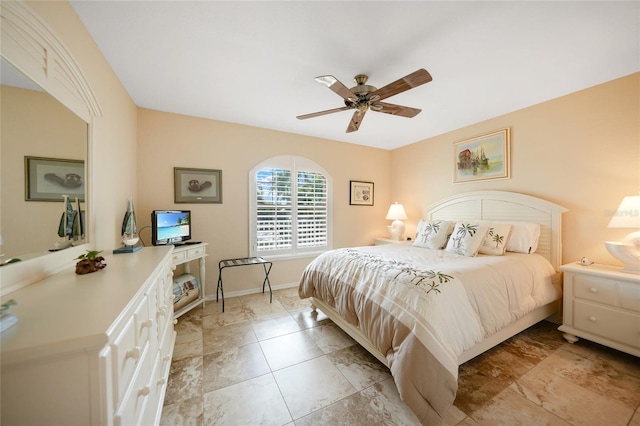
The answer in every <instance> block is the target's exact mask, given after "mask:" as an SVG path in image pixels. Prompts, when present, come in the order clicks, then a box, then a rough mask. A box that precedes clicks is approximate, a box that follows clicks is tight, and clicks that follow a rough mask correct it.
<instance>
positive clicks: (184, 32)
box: [71, 0, 640, 149]
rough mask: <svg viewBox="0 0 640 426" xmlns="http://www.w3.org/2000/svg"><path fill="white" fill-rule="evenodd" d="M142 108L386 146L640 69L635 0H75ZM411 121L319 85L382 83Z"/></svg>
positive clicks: (639, 24)
mask: <svg viewBox="0 0 640 426" xmlns="http://www.w3.org/2000/svg"><path fill="white" fill-rule="evenodd" d="M71 4H72V6H73V8H74V9H75V10H76V12H77V13H78V15H79V16H80V19H81V20H82V21H83V22H84V24H85V26H86V27H87V29H88V30H89V32H90V33H91V35H92V37H93V39H94V40H95V41H96V43H97V45H98V47H99V48H100V50H101V51H102V52H103V53H104V55H105V57H106V58H107V60H108V62H109V63H110V64H111V67H112V68H113V69H114V71H115V73H116V74H117V75H118V77H119V78H120V81H121V82H122V84H123V85H124V87H125V88H126V90H127V91H128V92H129V94H130V95H131V97H132V99H133V101H134V102H135V103H136V105H138V106H139V107H143V108H150V109H154V110H160V111H167V112H173V113H178V114H186V115H191V116H196V117H204V118H210V119H215V120H222V121H228V122H233V123H240V124H245V125H250V126H257V127H263V128H268V129H275V130H281V131H285V132H291V133H296V134H303V135H310V136H317V137H320V138H326V139H332V140H338V141H344V142H349V143H355V144H361V145H368V146H372V147H378V148H384V149H393V148H397V147H400V146H404V145H407V144H410V143H413V142H417V141H420V140H423V139H426V138H429V137H432V136H435V135H439V134H442V133H445V132H448V131H451V130H454V129H457V128H460V127H464V126H466V125H469V124H472V123H476V122H479V121H483V120H486V119H489V118H492V117H496V116H498V115H501V114H504V113H507V112H511V111H514V110H517V109H521V108H524V107H527V106H530V105H533V104H537V103H540V102H543V101H545V100H549V99H553V98H556V97H558V96H562V95H565V94H568V93H571V92H575V91H577V90H581V89H584V88H587V87H590V86H594V85H596V84H600V83H603V82H606V81H610V80H613V79H615V78H618V77H622V76H625V75H628V74H631V73H634V72H637V71H639V70H640V2H638V1H625V2H612V1H604V2H593V1H586V2H585V1H569V2H521V1H514V2H508V1H492V2H484V1H468V2H457V1H411V2H400V1H373V2H370V1H349V2H346V1H335V2H330V1H313V2H307V1H278V2H276V1H256V2H249V1H233V2H221V1H135V2H134V1H86V0H85V1H71ZM419 68H425V69H427V70H428V71H429V72H430V73H431V75H432V76H433V81H432V82H430V83H427V84H425V85H423V86H420V87H417V88H414V89H411V90H409V91H407V92H404V93H401V94H399V95H396V96H393V97H391V98H388V99H386V102H390V103H397V104H401V105H406V106H410V107H416V108H421V109H422V112H421V113H420V114H419V115H418V116H416V117H414V118H404V117H395V116H391V115H388V114H382V113H377V112H373V111H369V112H368V113H367V114H366V116H365V118H364V120H363V122H362V125H361V126H360V130H359V131H358V132H354V133H350V134H347V133H345V130H346V128H347V125H348V123H349V120H350V118H351V114H352V112H351V111H343V112H338V113H334V114H331V115H326V116H322V117H316V118H311V119H308V120H303V121H301V120H297V119H296V116H297V115H301V114H306V113H311V112H315V111H321V110H326V109H331V108H337V107H341V106H343V105H344V103H343V101H342V99H341V98H340V97H339V96H338V95H336V94H335V93H333V92H332V91H330V90H329V89H327V88H326V87H325V86H323V85H321V84H319V83H317V82H315V81H314V77H316V76H319V75H325V74H331V75H334V76H335V77H336V78H338V79H339V80H340V81H341V82H342V83H344V84H345V85H346V86H347V87H352V86H354V85H355V83H354V82H353V77H354V76H355V75H356V74H359V73H364V74H368V75H369V81H368V84H370V85H373V86H376V87H378V88H379V87H382V86H384V85H386V84H388V83H390V82H392V81H394V80H397V79H398V78H400V77H403V76H405V75H407V74H409V73H411V72H413V71H415V70H417V69H419Z"/></svg>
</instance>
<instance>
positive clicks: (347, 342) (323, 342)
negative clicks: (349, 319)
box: [305, 323, 356, 354]
mask: <svg viewBox="0 0 640 426" xmlns="http://www.w3.org/2000/svg"><path fill="white" fill-rule="evenodd" d="M305 332H306V333H307V334H308V335H309V336H310V337H311V338H312V339H313V341H314V342H316V345H318V347H319V348H320V349H321V350H322V352H324V353H325V354H328V353H331V352H334V351H337V350H340V349H344V348H348V347H349V346H353V345H355V344H356V341H355V340H353V339H352V338H351V336H349V335H348V334H347V333H345V332H344V331H342V329H340V328H339V327H338V326H337V325H335V324H334V323H328V324H326V325H321V326H319V327H313V328H309V329H307V330H305Z"/></svg>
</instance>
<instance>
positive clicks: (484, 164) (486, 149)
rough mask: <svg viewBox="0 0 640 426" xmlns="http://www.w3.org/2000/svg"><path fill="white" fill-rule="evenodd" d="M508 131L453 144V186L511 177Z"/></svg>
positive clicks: (502, 130) (503, 130)
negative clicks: (454, 184)
mask: <svg viewBox="0 0 640 426" xmlns="http://www.w3.org/2000/svg"><path fill="white" fill-rule="evenodd" d="M510 133H511V132H510V130H509V128H506V129H501V130H497V131H495V132H491V133H486V134H484V135H480V136H475V137H473V138H471V139H465V140H462V141H459V142H455V143H454V144H453V182H454V183H463V182H473V181H480V180H488V179H507V178H509V177H510V176H511V167H510V164H509V160H510V154H509V153H510V145H511V135H510Z"/></svg>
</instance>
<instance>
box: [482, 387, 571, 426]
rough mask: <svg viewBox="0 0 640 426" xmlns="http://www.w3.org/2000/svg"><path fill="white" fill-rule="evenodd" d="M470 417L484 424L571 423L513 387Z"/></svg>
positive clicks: (530, 425) (557, 425)
mask: <svg viewBox="0 0 640 426" xmlns="http://www.w3.org/2000/svg"><path fill="white" fill-rule="evenodd" d="M470 417H472V418H473V420H475V421H476V422H477V423H478V424H479V425H482V426H484V425H486V426H569V425H570V423H567V422H566V421H564V420H562V419H560V418H558V417H556V416H555V415H554V414H551V413H550V412H548V411H547V410H545V409H544V408H542V407H540V406H538V405H536V404H534V403H533V402H531V401H529V400H528V399H527V398H524V397H522V396H520V395H518V394H517V393H516V392H514V391H513V390H511V389H505V390H504V391H502V392H501V393H500V394H499V395H498V396H496V397H495V398H494V399H492V400H491V401H490V402H488V403H487V404H486V405H485V406H484V407H482V408H480V409H479V410H478V411H476V412H475V413H473V414H472V415H471V416H470Z"/></svg>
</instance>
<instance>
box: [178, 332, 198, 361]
mask: <svg viewBox="0 0 640 426" xmlns="http://www.w3.org/2000/svg"><path fill="white" fill-rule="evenodd" d="M202 353H203V349H202V332H189V333H186V332H182V333H178V334H177V335H176V342H175V346H174V347H173V360H174V361H177V360H180V359H183V358H190V357H194V356H202Z"/></svg>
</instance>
